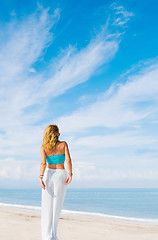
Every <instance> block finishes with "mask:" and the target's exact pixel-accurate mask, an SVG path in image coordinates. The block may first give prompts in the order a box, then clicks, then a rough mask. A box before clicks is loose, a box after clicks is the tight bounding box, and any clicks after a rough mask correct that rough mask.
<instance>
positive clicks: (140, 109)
mask: <svg viewBox="0 0 158 240" xmlns="http://www.w3.org/2000/svg"><path fill="white" fill-rule="evenodd" d="M157 76H158V64H156V63H155V64H152V65H150V66H148V67H146V68H144V69H141V71H140V72H138V73H137V74H135V75H130V76H129V77H128V79H127V80H126V82H125V83H124V84H121V83H120V84H118V83H114V84H113V85H112V86H111V87H110V89H109V90H108V92H107V94H106V92H105V93H102V94H100V96H99V100H98V101H96V102H95V103H93V104H90V105H89V106H85V107H82V108H81V109H78V110H76V111H75V112H73V113H72V114H70V115H67V116H62V117H60V118H58V119H57V120H56V122H57V123H58V125H59V126H60V128H61V129H62V131H64V132H80V131H84V130H85V129H87V128H90V127H108V128H118V127H121V126H124V127H125V126H130V124H132V123H137V122H138V121H139V122H140V121H141V120H144V119H145V118H147V117H149V116H150V115H151V114H154V113H157V111H158V108H157V104H156V103H157V101H158V95H157V92H158V78H157ZM143 102H145V103H146V104H144V105H143V106H141V103H143ZM147 103H148V104H147ZM139 104H140V106H139Z"/></svg>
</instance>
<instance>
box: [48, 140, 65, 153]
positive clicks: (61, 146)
mask: <svg viewBox="0 0 158 240" xmlns="http://www.w3.org/2000/svg"><path fill="white" fill-rule="evenodd" d="M44 150H45V153H46V155H47V156H53V155H60V154H65V142H64V141H62V142H61V141H58V142H57V143H56V145H55V148H54V149H51V150H49V149H48V148H44Z"/></svg>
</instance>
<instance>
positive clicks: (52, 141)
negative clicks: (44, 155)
mask: <svg viewBox="0 0 158 240" xmlns="http://www.w3.org/2000/svg"><path fill="white" fill-rule="evenodd" d="M59 135H60V134H59V128H58V126H57V125H56V124H50V125H48V126H47V127H46V128H45V130H44V134H43V144H42V146H43V147H44V148H48V149H49V150H51V149H54V148H55V146H56V143H57V141H58V139H59Z"/></svg>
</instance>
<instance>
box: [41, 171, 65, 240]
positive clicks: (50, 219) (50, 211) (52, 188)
mask: <svg viewBox="0 0 158 240" xmlns="http://www.w3.org/2000/svg"><path fill="white" fill-rule="evenodd" d="M67 176H68V175H67V172H66V170H65V169H50V168H46V169H45V172H44V176H43V181H44V183H45V186H46V188H45V189H43V188H42V201H41V230H42V240H59V239H58V238H57V227H58V221H59V217H60V213H61V208H62V206H63V202H64V198H65V193H66V189H67V185H66V184H65V181H66V178H67Z"/></svg>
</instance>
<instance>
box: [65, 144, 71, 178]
mask: <svg viewBox="0 0 158 240" xmlns="http://www.w3.org/2000/svg"><path fill="white" fill-rule="evenodd" d="M65 157H66V163H67V168H68V171H69V175H70V176H72V174H71V173H72V162H71V157H70V152H69V148H68V144H67V143H66V142H65Z"/></svg>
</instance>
